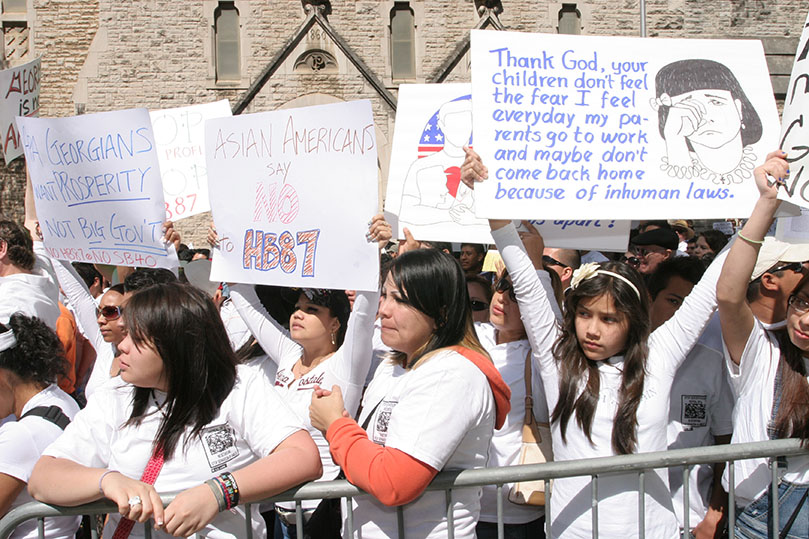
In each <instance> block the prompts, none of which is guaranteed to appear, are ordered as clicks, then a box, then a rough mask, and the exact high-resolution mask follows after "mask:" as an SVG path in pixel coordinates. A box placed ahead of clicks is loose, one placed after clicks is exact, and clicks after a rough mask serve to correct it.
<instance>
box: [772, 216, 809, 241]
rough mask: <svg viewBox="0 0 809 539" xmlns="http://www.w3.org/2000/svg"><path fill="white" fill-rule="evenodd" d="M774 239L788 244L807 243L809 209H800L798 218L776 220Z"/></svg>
mask: <svg viewBox="0 0 809 539" xmlns="http://www.w3.org/2000/svg"><path fill="white" fill-rule="evenodd" d="M775 237H776V238H778V239H779V240H781V241H786V242H789V243H807V242H809V209H807V208H802V210H801V214H800V215H799V216H795V217H782V218H780V219H776V220H775Z"/></svg>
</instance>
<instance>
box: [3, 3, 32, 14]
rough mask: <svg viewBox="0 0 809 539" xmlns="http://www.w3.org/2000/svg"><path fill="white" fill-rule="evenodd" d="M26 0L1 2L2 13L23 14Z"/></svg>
mask: <svg viewBox="0 0 809 539" xmlns="http://www.w3.org/2000/svg"><path fill="white" fill-rule="evenodd" d="M25 4H26V0H3V13H25V11H26V5H25Z"/></svg>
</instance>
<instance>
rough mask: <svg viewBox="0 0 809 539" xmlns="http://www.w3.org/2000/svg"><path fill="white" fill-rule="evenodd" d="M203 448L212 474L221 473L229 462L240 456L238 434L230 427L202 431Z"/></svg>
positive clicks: (217, 427) (215, 427)
mask: <svg viewBox="0 0 809 539" xmlns="http://www.w3.org/2000/svg"><path fill="white" fill-rule="evenodd" d="M200 436H201V437H202V447H204V448H205V456H206V457H207V458H208V464H209V465H210V467H211V472H216V471H219V470H221V469H223V468H225V467H226V466H227V463H228V461H231V460H233V459H235V458H236V457H237V456H239V449H238V448H237V447H236V433H235V432H234V431H233V429H232V428H230V425H215V426H213V427H206V428H204V429H202V433H201V435H200Z"/></svg>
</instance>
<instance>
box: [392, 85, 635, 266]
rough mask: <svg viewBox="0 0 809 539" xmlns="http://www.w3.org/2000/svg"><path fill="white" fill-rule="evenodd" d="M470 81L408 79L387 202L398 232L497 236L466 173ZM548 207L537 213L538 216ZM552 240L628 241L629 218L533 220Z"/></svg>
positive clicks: (442, 237) (455, 237) (455, 238)
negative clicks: (477, 206)
mask: <svg viewBox="0 0 809 539" xmlns="http://www.w3.org/2000/svg"><path fill="white" fill-rule="evenodd" d="M471 92H472V85H471V84H402V85H401V86H399V99H398V106H397V108H396V130H395V132H394V134H393V150H392V153H391V161H390V170H389V172H388V191H387V196H386V198H385V210H386V211H387V212H388V213H389V214H390V215H391V216H392V219H391V224H393V225H395V231H394V232H395V233H396V234H397V237H398V238H403V237H404V231H403V229H404V228H407V229H408V230H410V232H411V233H412V234H413V237H415V238H417V239H419V240H433V241H449V242H459V243H463V242H470V243H484V244H490V243H494V240H493V239H492V236H491V234H490V233H489V222H488V220H486V219H482V218H479V217H476V216H475V196H476V194H475V191H473V190H471V189H468V188H467V187H466V186H465V185H464V184H463V183H462V182H461V181H460V173H461V170H460V166H461V164H462V163H463V160H464V151H463V147H464V146H466V145H469V146H473V144H472V142H473V141H472V138H473V137H472V99H471V97H472V96H471ZM540 213H541V212H538V213H535V214H534V217H537V216H539V215H540ZM534 224H535V225H536V226H537V227H539V231H540V233H541V234H542V235H543V237H544V239H545V243H546V245H548V246H549V247H560V248H570V249H590V248H595V247H596V246H597V247H598V248H603V249H607V250H615V251H621V250H624V249H626V243H627V238H628V236H629V222H628V221H615V220H611V219H610V220H606V221H603V222H602V221H599V220H592V219H591V220H586V219H582V220H569V219H560V220H556V221H552V220H549V221H544V220H542V221H534Z"/></svg>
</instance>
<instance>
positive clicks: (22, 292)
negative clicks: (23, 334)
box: [0, 241, 61, 329]
mask: <svg viewBox="0 0 809 539" xmlns="http://www.w3.org/2000/svg"><path fill="white" fill-rule="evenodd" d="M34 253H35V255H36V261H35V263H34V268H33V269H32V270H31V273H15V274H13V275H8V276H6V277H0V322H2V323H4V324H5V323H7V322H8V320H9V318H11V315H12V314H14V313H17V312H20V313H22V314H24V315H26V316H36V317H37V318H40V319H41V320H42V321H43V322H45V323H46V324H47V325H48V327H50V328H51V329H54V328H56V319H57V318H59V315H60V314H61V312H60V311H59V285H57V284H56V276H55V275H54V273H53V266H51V261H50V259H48V257H47V255H46V253H45V250H44V247H43V246H42V242H38V241H37V242H34Z"/></svg>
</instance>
